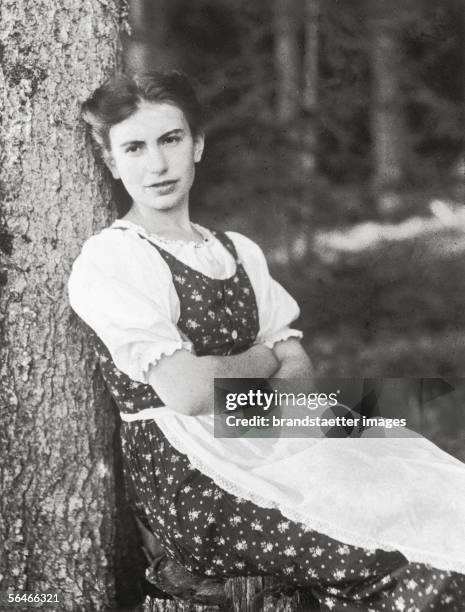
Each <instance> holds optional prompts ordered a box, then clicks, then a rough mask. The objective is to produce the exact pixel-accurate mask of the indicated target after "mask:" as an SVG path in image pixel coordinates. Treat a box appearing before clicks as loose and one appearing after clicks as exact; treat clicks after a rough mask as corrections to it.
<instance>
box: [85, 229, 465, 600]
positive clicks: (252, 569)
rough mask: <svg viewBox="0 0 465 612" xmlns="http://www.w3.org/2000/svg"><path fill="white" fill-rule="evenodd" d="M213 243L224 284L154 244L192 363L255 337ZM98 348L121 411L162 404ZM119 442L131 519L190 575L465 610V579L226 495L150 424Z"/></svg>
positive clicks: (244, 293)
mask: <svg viewBox="0 0 465 612" xmlns="http://www.w3.org/2000/svg"><path fill="white" fill-rule="evenodd" d="M115 230H118V231H125V228H124V227H118V228H115ZM215 235H216V237H217V238H218V239H219V240H220V241H221V243H222V244H223V246H224V247H225V248H226V249H227V250H228V251H229V252H230V253H231V254H232V256H233V257H234V259H235V261H236V271H235V273H234V274H233V275H232V276H231V277H230V278H227V279H223V280H219V279H214V278H210V277H208V276H206V275H204V274H202V273H200V272H198V271H197V270H195V269H193V268H190V267H189V266H188V265H186V264H184V263H182V262H181V261H179V260H177V259H176V258H175V257H174V256H173V255H171V254H170V253H169V252H168V251H166V250H164V249H163V248H161V247H160V246H158V245H155V244H154V243H153V242H151V244H152V246H153V248H155V249H157V250H158V252H159V254H160V256H161V257H162V258H163V259H164V261H165V262H166V263H167V265H168V266H169V268H170V270H171V274H172V279H173V283H174V286H175V289H176V292H177V294H178V297H179V302H180V308H181V314H180V318H179V320H178V322H177V326H178V328H179V329H180V330H181V331H182V333H183V334H184V335H185V336H186V337H188V338H189V339H190V340H191V342H192V343H193V346H194V349H195V352H196V354H197V355H209V354H210V355H212V354H213V355H231V354H234V353H239V352H241V351H243V350H245V349H247V348H248V347H249V346H250V345H251V344H252V343H253V342H254V341H255V339H256V336H257V333H258V330H259V321H258V312H257V305H256V300H255V295H254V290H253V287H252V284H251V282H250V280H249V277H248V275H247V273H246V271H245V269H244V267H243V265H242V264H241V262H240V260H239V258H238V255H237V252H236V249H235V246H234V244H233V242H232V241H231V239H230V238H229V237H228V236H226V235H225V234H222V233H219V232H217V233H216V234H215ZM140 238H141V239H146V238H145V237H144V236H143V235H141V236H140ZM96 350H97V354H98V357H99V361H100V366H101V370H102V374H103V376H104V379H105V381H106V384H107V385H108V387H109V390H110V392H111V394H112V396H113V398H114V400H115V402H116V404H117V405H118V407H119V409H120V411H121V412H122V413H125V414H133V413H136V412H139V411H140V410H143V409H145V408H154V407H160V406H163V402H162V401H161V399H160V398H159V397H158V396H157V394H156V393H155V392H154V390H153V389H152V387H150V386H149V385H147V384H144V383H140V382H136V381H134V380H131V379H130V378H129V377H128V376H127V375H126V374H124V373H123V372H122V371H121V370H119V369H117V368H116V366H115V364H114V363H113V361H112V359H111V357H110V354H109V351H108V350H107V349H106V347H105V345H104V344H103V343H102V342H101V341H100V340H98V339H97V340H96ZM121 439H122V449H123V458H124V470H125V473H126V476H127V478H128V480H129V482H130V483H131V487H132V489H133V491H134V495H135V499H134V502H133V503H134V507H135V510H136V512H137V514H138V515H139V516H140V518H141V520H142V521H143V522H144V524H145V525H147V526H149V528H150V529H151V530H152V531H153V533H154V534H155V535H156V536H157V538H158V539H159V540H160V542H161V543H162V544H163V546H164V547H165V549H166V551H167V554H169V555H170V556H171V557H172V558H173V559H175V560H176V561H177V562H179V563H181V564H182V565H184V566H185V567H186V569H187V570H189V571H190V572H193V573H195V574H201V575H206V576H220V577H230V576H239V575H241V576H246V575H255V576H256V575H273V576H275V577H278V578H279V579H280V580H281V581H284V582H288V583H290V584H293V585H296V586H301V587H306V588H311V589H312V591H313V594H314V595H315V596H316V597H317V598H318V600H319V602H320V607H321V610H324V611H333V612H334V611H342V610H344V611H345V612H354V611H363V612H423V611H425V610H433V611H443V610H444V611H446V612H447V611H450V612H463V610H465V576H464V575H462V574H456V573H453V572H447V571H439V570H435V569H434V568H431V567H429V566H426V565H422V564H413V563H408V562H407V560H406V559H405V557H404V556H403V555H402V554H401V553H399V552H386V551H382V550H377V551H373V550H366V549H364V548H360V547H356V546H349V545H347V544H344V543H342V542H339V541H337V540H335V539H333V538H330V537H328V536H326V535H324V534H322V533H318V532H317V531H313V530H310V529H308V528H307V527H304V526H303V525H301V524H299V523H296V522H293V521H291V520H289V519H287V518H286V517H285V516H283V515H282V514H281V513H280V512H279V511H278V510H276V509H269V508H262V507H260V506H258V505H256V504H254V503H252V502H250V501H248V500H245V499H241V498H238V497H235V496H234V495H231V494H230V493H228V492H227V491H225V490H223V489H222V488H221V487H219V486H218V485H217V484H216V483H215V482H214V481H213V480H211V479H210V478H208V477H207V476H206V475H205V474H203V473H202V472H201V471H199V470H198V469H196V468H194V467H193V466H192V465H191V464H190V462H189V459H188V457H187V456H186V455H183V454H181V453H179V452H178V451H177V450H176V449H175V448H174V447H173V446H172V445H171V444H170V443H169V442H168V440H167V439H166V437H165V436H164V434H163V433H162V431H161V429H160V428H159V427H158V425H157V423H156V421H155V420H154V419H146V420H133V421H129V422H128V421H123V423H122V425H121Z"/></svg>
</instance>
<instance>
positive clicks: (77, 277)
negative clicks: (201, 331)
mask: <svg viewBox="0 0 465 612" xmlns="http://www.w3.org/2000/svg"><path fill="white" fill-rule="evenodd" d="M116 227H121V228H125V230H124V231H115V230H114V229H112V228H116ZM195 227H196V228H197V230H198V231H199V233H201V234H202V236H203V237H204V240H203V242H201V243H195V242H193V241H192V242H182V241H172V240H170V241H168V240H164V239H162V238H160V237H158V236H156V235H154V234H148V233H147V232H146V231H145V230H144V229H143V228H141V227H139V226H138V225H135V224H134V223H132V222H130V221H123V220H118V221H115V223H113V225H112V226H111V227H109V228H107V229H104V230H103V231H101V232H100V233H99V234H96V235H95V236H92V237H91V238H89V239H88V240H87V241H86V242H85V244H84V246H83V248H82V251H81V254H80V255H79V257H78V258H77V259H76V261H75V262H74V264H73V268H72V272H71V276H70V279H69V282H68V292H69V299H70V303H71V306H72V308H73V309H74V310H75V312H76V313H77V314H78V315H79V316H80V317H81V319H83V320H84V321H85V322H86V323H87V324H88V325H89V326H90V327H91V328H92V329H93V330H94V331H95V333H96V334H97V335H98V336H99V338H100V339H101V340H102V342H103V343H104V344H105V345H106V347H107V348H108V350H109V352H110V354H111V356H112V358H113V360H114V362H115V364H116V366H117V367H118V368H119V369H120V370H122V371H123V372H125V373H126V374H127V375H128V376H129V377H130V378H132V379H133V380H137V381H141V382H145V383H146V382H147V371H148V369H149V366H150V365H152V364H155V363H156V362H157V361H158V360H159V359H160V358H161V357H162V356H164V355H171V354H173V353H174V352H175V351H176V350H179V349H187V350H189V351H193V346H192V343H191V342H190V340H189V339H188V338H187V337H185V336H184V334H183V333H182V332H181V330H179V329H178V327H177V326H176V324H177V321H178V319H179V317H180V304H179V298H178V295H177V293H176V289H175V287H174V284H173V280H172V276H171V271H170V268H169V266H168V265H167V263H166V262H165V260H164V259H163V258H162V257H161V255H160V254H159V252H158V250H157V249H156V248H154V247H153V246H152V245H151V244H150V243H153V244H155V245H158V246H160V247H161V248H163V249H164V250H166V251H168V252H169V253H171V254H172V255H173V256H174V257H175V258H176V259H178V260H179V261H181V262H182V263H184V264H186V265H188V266H189V267H191V268H193V269H195V270H197V271H199V272H201V273H202V274H205V275H207V276H210V277H212V278H217V279H223V278H229V277H230V276H232V275H233V274H234V271H235V266H236V264H235V261H234V258H233V257H232V255H231V254H230V253H229V251H227V249H225V247H224V246H223V245H222V244H221V242H220V241H219V240H218V239H217V238H216V237H215V236H214V235H213V234H212V233H211V232H209V231H208V230H207V229H205V228H203V227H201V226H198V225H196V226H195ZM141 235H142V236H144V237H145V238H147V240H144V239H142V238H141ZM227 235H228V236H229V238H230V239H231V240H232V241H233V243H234V245H235V247H236V250H237V254H238V257H239V259H240V260H241V262H242V264H243V266H244V269H245V271H246V272H247V274H248V276H249V278H250V281H251V283H252V286H253V289H254V292H255V297H256V301H257V307H258V316H259V327H260V329H259V334H258V336H257V342H262V343H264V344H266V345H267V346H268V347H270V348H271V347H272V346H273V344H274V343H275V342H278V341H280V340H286V339H287V338H290V337H297V338H300V337H302V332H300V331H298V330H295V329H292V328H291V327H290V324H291V323H292V321H294V320H295V319H296V318H297V317H298V316H299V312H300V311H299V307H298V305H297V303H296V301H295V300H294V299H293V298H292V297H291V296H290V295H289V294H288V293H287V291H286V290H285V289H284V288H283V287H282V286H281V285H280V284H279V283H277V282H276V281H275V280H273V279H272V278H271V276H270V273H269V271H268V266H267V263H266V260H265V257H264V255H263V252H262V250H261V249H260V247H259V246H258V245H257V244H255V243H254V242H252V240H250V239H249V238H246V237H245V236H243V235H242V234H239V233H237V232H227Z"/></svg>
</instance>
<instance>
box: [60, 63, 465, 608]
mask: <svg viewBox="0 0 465 612" xmlns="http://www.w3.org/2000/svg"><path fill="white" fill-rule="evenodd" d="M83 111H84V118H85V120H86V121H87V122H88V124H89V125H90V127H91V129H92V134H93V137H94V139H95V141H96V142H97V144H98V145H99V147H100V150H101V152H102V156H103V159H104V161H105V163H106V165H107V166H108V168H109V169H110V171H111V173H112V175H113V177H114V179H116V180H121V181H122V183H123V185H124V187H125V188H126V190H127V192H128V194H129V196H130V197H131V201H132V204H131V207H130V209H129V211H128V212H127V214H126V215H125V216H123V217H122V218H121V219H119V220H117V221H116V222H114V223H113V224H112V225H111V226H110V227H109V228H107V229H104V230H103V231H101V232H100V233H99V234H97V235H95V236H93V237H91V238H90V239H89V240H88V241H87V242H86V243H85V245H84V247H83V249H82V252H81V254H80V256H79V257H78V258H77V260H76V262H75V263H74V266H73V271H72V274H71V277H70V281H69V295H70V301H71V305H72V307H73V308H74V310H75V311H76V312H77V313H78V315H79V316H80V317H81V318H82V319H83V320H84V321H85V322H86V323H87V324H88V325H89V326H90V327H91V328H92V330H93V331H94V333H95V347H96V352H97V355H98V358H99V361H100V366H101V370H102V373H103V376H104V378H105V380H106V383H107V385H108V387H109V389H110V391H111V393H112V395H113V397H114V399H115V402H116V404H117V405H118V407H119V410H120V414H121V419H122V426H121V437H122V448H123V453H124V461H125V470H126V472H127V475H128V478H129V480H130V482H131V483H132V486H133V489H134V494H135V500H134V504H135V507H136V512H137V513H138V515H139V518H140V519H141V520H142V521H143V522H144V523H145V524H146V525H147V526H148V527H149V528H150V530H151V531H152V532H153V533H154V534H155V535H156V536H157V538H158V539H159V540H160V541H161V542H162V543H163V546H164V547H165V549H166V551H167V553H168V554H169V555H170V556H171V557H172V558H173V559H175V560H176V561H178V562H179V563H181V564H182V565H183V566H184V567H185V568H187V570H188V571H189V572H192V573H193V574H198V575H202V576H219V577H227V576H234V575H274V576H277V577H279V578H281V579H282V580H284V581H286V582H289V583H291V584H294V585H300V586H302V587H308V588H311V589H312V591H313V593H314V594H315V595H316V596H317V598H318V599H319V601H320V606H321V609H322V610H333V611H334V610H351V611H354V610H363V611H368V610H373V611H377V612H378V611H399V610H400V611H407V610H409V611H414V610H415V611H416V610H421V611H423V610H450V611H455V612H459V611H460V610H463V609H464V606H465V588H464V582H465V577H464V576H463V573H464V572H465V552H464V546H463V543H464V542H465V525H464V521H463V517H464V516H465V467H464V466H463V465H462V464H461V463H460V462H459V461H457V460H455V459H453V458H452V457H449V456H448V455H447V454H445V453H443V452H442V451H440V450H439V449H437V448H436V447H435V446H434V445H433V444H431V443H429V442H428V441H427V440H424V439H423V438H416V439H405V438H404V439H363V440H360V439H358V440H354V439H345V440H338V439H324V438H323V439H284V438H283V439H248V438H238V439H221V438H215V437H214V436H213V417H212V412H213V402H212V385H213V379H214V378H215V377H217V378H227V377H231V378H243V377H250V378H252V377H254V378H269V377H276V378H286V377H287V378H293V377H294V378H305V377H307V378H310V377H311V366H310V361H309V358H308V356H307V355H306V353H305V351H304V350H303V348H302V346H301V344H300V337H301V333H300V332H298V331H296V330H295V329H293V328H292V327H291V324H292V321H294V320H295V318H296V317H297V316H298V312H299V310H298V306H297V304H296V303H295V301H294V300H293V299H292V298H291V297H290V296H289V294H288V293H287V292H286V291H285V290H284V289H283V288H282V287H281V286H280V285H279V284H278V283H276V282H275V281H274V280H273V279H272V278H271V277H270V275H269V272H268V268H267V265H266V261H265V258H264V256H263V253H262V251H261V250H260V248H259V247H258V246H257V245H256V244H255V243H253V242H252V241H251V240H250V239H248V238H246V237H245V236H242V235H240V234H238V233H235V232H227V233H222V232H219V231H213V230H209V229H206V228H204V227H201V226H199V225H196V224H194V223H192V222H191V220H190V216H189V191H190V188H191V186H192V183H193V180H194V168H195V164H196V163H197V162H199V161H200V159H201V157H202V151H203V147H204V137H203V133H202V112H201V108H200V106H199V103H198V101H197V99H196V96H195V93H194V92H193V90H192V88H191V86H190V85H189V83H188V82H187V80H186V79H185V77H184V76H182V75H181V74H179V73H169V74H152V75H148V76H145V77H139V78H137V77H134V78H129V77H126V76H119V77H117V78H115V79H113V80H111V81H109V82H107V83H105V84H104V85H102V86H101V87H100V88H99V89H97V90H96V91H95V93H94V94H93V96H92V97H91V98H90V99H89V100H88V101H87V102H85V103H84V105H83Z"/></svg>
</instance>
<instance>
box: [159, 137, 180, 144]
mask: <svg viewBox="0 0 465 612" xmlns="http://www.w3.org/2000/svg"><path fill="white" fill-rule="evenodd" d="M180 141H181V136H165V138H164V139H163V144H166V145H175V144H178V142H180Z"/></svg>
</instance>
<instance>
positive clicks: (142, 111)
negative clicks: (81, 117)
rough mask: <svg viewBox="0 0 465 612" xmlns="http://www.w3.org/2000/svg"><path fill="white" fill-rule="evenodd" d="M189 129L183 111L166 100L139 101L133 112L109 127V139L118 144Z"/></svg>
mask: <svg viewBox="0 0 465 612" xmlns="http://www.w3.org/2000/svg"><path fill="white" fill-rule="evenodd" d="M186 129H189V125H188V123H187V120H186V117H185V115H184V113H183V111H182V110H181V109H180V108H179V107H177V106H175V105H174V104H168V103H166V102H163V103H162V102H160V103H155V102H145V101H144V102H141V103H140V104H139V107H138V109H137V111H136V112H135V113H133V114H132V115H131V116H130V117H128V118H127V119H124V121H121V122H120V123H117V124H116V125H113V126H112V127H111V128H110V133H109V136H110V141H111V142H112V143H114V144H118V143H120V142H122V141H123V140H127V139H131V140H145V139H146V138H159V137H160V136H162V135H163V134H166V133H167V132H171V131H173V130H186Z"/></svg>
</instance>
